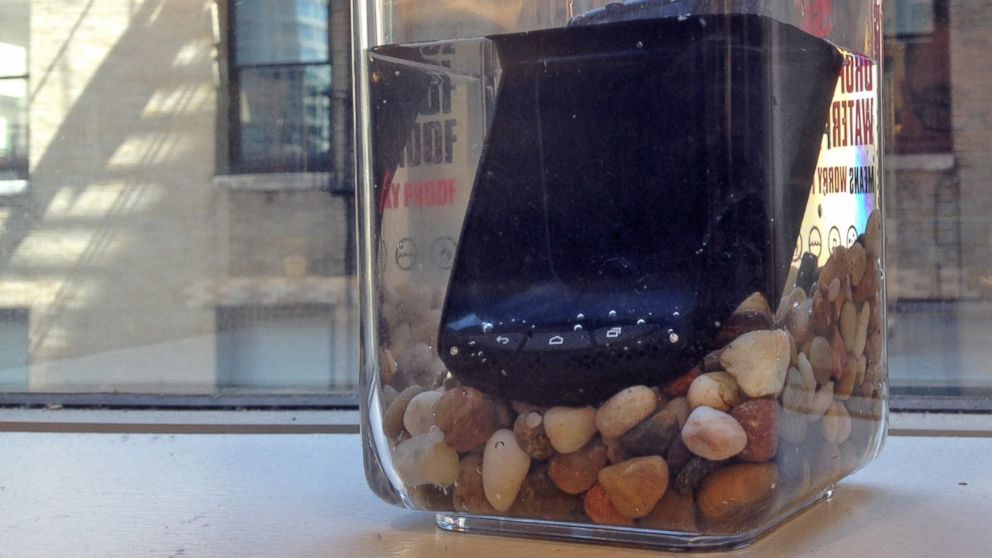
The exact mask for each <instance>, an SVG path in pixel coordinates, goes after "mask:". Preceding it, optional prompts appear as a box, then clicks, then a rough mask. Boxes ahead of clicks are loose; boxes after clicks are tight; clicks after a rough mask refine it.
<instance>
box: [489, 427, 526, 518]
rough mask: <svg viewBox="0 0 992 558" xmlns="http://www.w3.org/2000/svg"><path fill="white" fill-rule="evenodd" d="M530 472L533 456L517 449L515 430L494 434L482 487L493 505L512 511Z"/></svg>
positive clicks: (504, 430) (490, 443) (499, 508)
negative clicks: (531, 457)
mask: <svg viewBox="0 0 992 558" xmlns="http://www.w3.org/2000/svg"><path fill="white" fill-rule="evenodd" d="M529 469H530V456H529V455H527V453H525V452H524V450H522V449H520V447H519V446H517V440H516V438H515V437H514V435H513V431H512V430H509V429H506V428H503V429H500V430H497V431H496V432H494V433H493V435H492V436H491V437H490V438H489V441H488V442H486V449H485V450H484V451H483V454H482V488H483V490H484V491H485V493H486V499H487V500H489V503H490V504H491V505H492V506H493V507H494V508H496V509H497V510H499V511H502V512H505V511H507V510H509V509H510V506H512V505H513V502H514V500H516V498H517V493H518V492H519V491H520V486H521V484H523V482H524V479H525V478H527V471H528V470H529Z"/></svg>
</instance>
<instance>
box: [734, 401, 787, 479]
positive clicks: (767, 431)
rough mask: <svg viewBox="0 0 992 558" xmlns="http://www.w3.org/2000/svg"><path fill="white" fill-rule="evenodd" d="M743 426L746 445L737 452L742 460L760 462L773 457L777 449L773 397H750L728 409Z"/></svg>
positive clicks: (777, 433)
mask: <svg viewBox="0 0 992 558" xmlns="http://www.w3.org/2000/svg"><path fill="white" fill-rule="evenodd" d="M730 416H732V417H734V419H736V420H737V422H739V423H740V425H741V426H742V427H743V428H744V432H745V433H746V434H747V445H746V446H744V449H743V450H741V452H740V453H739V454H737V458H738V459H741V460H742V461H752V462H756V463H762V462H765V461H769V460H771V459H772V458H773V457H775V451H776V450H777V449H778V436H779V407H778V402H777V401H775V400H774V399H752V400H750V401H745V402H744V403H741V404H740V405H738V406H736V407H734V408H733V410H731V411H730Z"/></svg>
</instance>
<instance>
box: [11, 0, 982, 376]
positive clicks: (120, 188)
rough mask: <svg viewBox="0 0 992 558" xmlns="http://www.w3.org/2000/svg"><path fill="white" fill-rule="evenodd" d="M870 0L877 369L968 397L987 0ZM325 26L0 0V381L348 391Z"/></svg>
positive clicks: (343, 69)
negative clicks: (879, 152) (876, 55)
mask: <svg viewBox="0 0 992 558" xmlns="http://www.w3.org/2000/svg"><path fill="white" fill-rule="evenodd" d="M603 3H604V2H598V1H597V2H585V4H586V5H590V6H591V5H593V4H595V5H601V4H603ZM496 4H500V5H502V4H506V5H507V6H510V7H508V8H507V9H511V8H512V9H516V10H520V9H521V8H520V3H519V2H510V3H493V4H492V5H493V6H496ZM579 4H581V3H580V2H575V6H576V8H575V9H576V10H579V7H578V6H579ZM215 5H216V6H217V7H218V9H217V10H216V11H213V10H212V9H211V8H212V7H213V6H215ZM488 5H489V3H487V6H488ZM511 5H512V6H511ZM400 8H402V9H414V8H415V3H410V2H402V3H397V9H400ZM885 8H886V13H887V15H888V18H887V28H886V35H887V43H886V52H887V55H886V56H887V60H886V62H887V64H886V77H885V79H886V81H885V83H886V85H887V87H888V94H889V95H890V102H889V104H888V106H887V110H888V112H889V116H888V125H889V129H890V136H891V138H892V139H891V140H890V141H889V144H888V148H889V157H888V158H887V160H886V164H887V167H888V176H887V184H886V186H887V199H886V204H887V207H886V218H887V225H888V233H889V243H888V258H889V266H888V269H887V273H888V275H887V278H888V286H889V299H890V300H889V302H890V306H889V308H890V311H889V316H888V317H889V320H890V323H891V328H890V332H891V334H890V335H891V338H890V340H889V350H890V353H889V355H890V363H891V366H890V371H891V378H892V385H893V386H894V388H895V391H896V392H897V393H900V392H901V393H919V392H921V391H922V392H924V393H948V392H952V393H971V392H974V390H980V389H986V388H989V387H992V386H989V384H990V383H992V365H990V364H989V363H990V362H992V358H990V357H992V354H990V351H992V349H990V347H992V344H990V343H988V342H987V338H988V335H987V334H986V331H987V329H988V324H989V320H990V318H992V197H990V196H989V195H988V188H989V184H992V157H990V155H989V147H988V146H989V145H992V87H990V82H992V66H990V64H989V60H990V57H989V56H986V55H985V52H986V51H987V50H988V49H989V47H990V46H992V37H990V32H989V27H988V25H987V22H988V15H987V11H988V9H987V8H988V7H987V6H986V5H984V4H983V3H980V2H974V1H969V0H887V1H886V3H885ZM487 9H488V8H487ZM493 9H496V8H493ZM535 9H536V8H535ZM212 14H216V15H212ZM215 28H216V29H218V30H219V31H220V32H219V33H217V34H215V33H214V32H213V30H214V29H215ZM486 29H487V30H486V32H493V31H495V30H496V29H493V28H488V27H487V28H486ZM349 33H350V14H349V2H347V1H345V0H330V1H322V0H182V1H169V2H142V1H134V2H130V1H129V2H111V1H105V0H95V1H92V2H55V1H53V0H0V355H2V356H3V359H6V360H2V359H0V370H2V371H0V391H5V392H8V393H12V392H22V391H35V392H98V393H114V392H118V393H136V392H140V393H153V394H167V395H174V394H186V393H195V394H224V393H227V392H229V391H232V390H234V391H237V392H239V393H244V392H246V391H247V392H253V393H259V394H266V393H273V392H278V393H285V392H294V391H299V392H306V393H314V392H317V393H331V392H335V391H349V390H353V389H354V388H355V386H356V385H357V362H358V348H357V341H356V340H357V326H356V316H357V311H356V306H355V300H356V293H355V280H354V275H353V273H354V260H355V258H354V252H353V246H354V219H355V215H354V199H353V198H352V196H351V194H350V189H349V188H347V187H346V186H347V185H348V184H350V181H351V180H353V174H352V170H351V150H350V143H349V142H350V141H351V140H350V137H351V129H350V127H349V126H350V124H349V118H350V112H351V100H350V91H351V83H350V81H349V80H350V75H349V71H348V70H347V68H348V66H349V64H350V60H351V51H350V39H349ZM332 61H333V62H335V63H334V64H332ZM337 61H343V62H342V63H340V64H338V63H337ZM342 123H343V124H342ZM29 147H30V150H29ZM29 170H30V182H31V187H30V189H28V190H23V189H20V188H12V189H11V188H8V187H7V186H5V184H11V183H15V182H18V181H23V180H24V179H26V178H27V177H28V171H29ZM228 173H232V174H234V173H237V174H239V176H242V177H243V180H242V181H240V182H236V183H229V182H224V181H223V180H222V179H224V178H225V177H224V176H219V175H225V174H228ZM302 174H305V175H307V176H306V177H305V178H300V177H299V176H291V175H302ZM231 184H234V185H231ZM12 193H16V194H17V195H3V194H12ZM325 338H326V340H327V342H326V343H324V342H323V339H325Z"/></svg>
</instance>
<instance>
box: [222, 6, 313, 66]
mask: <svg viewBox="0 0 992 558" xmlns="http://www.w3.org/2000/svg"><path fill="white" fill-rule="evenodd" d="M234 14H235V17H234V24H235V28H236V34H237V36H236V39H235V43H236V55H235V56H236V62H237V64H238V65H249V64H252V65H254V64H277V63H287V62H324V61H326V60H327V57H328V42H327V2H326V0H285V1H281V2H273V1H271V0H237V1H236V2H234Z"/></svg>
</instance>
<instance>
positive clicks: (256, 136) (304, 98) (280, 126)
mask: <svg viewBox="0 0 992 558" xmlns="http://www.w3.org/2000/svg"><path fill="white" fill-rule="evenodd" d="M238 77H239V82H240V93H241V95H240V99H239V105H240V106H239V114H240V117H241V129H240V131H241V138H240V145H239V147H240V149H239V161H238V163H239V166H240V167H241V168H245V167H247V168H251V169H256V170H259V171H263V172H264V171H269V170H288V169H300V170H306V169H310V170H314V169H326V168H327V166H328V162H329V155H330V147H331V115H330V107H331V99H330V96H331V70H330V68H329V67H327V66H304V67H300V66H290V67H265V68H251V69H242V70H240V72H239V76H238Z"/></svg>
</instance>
